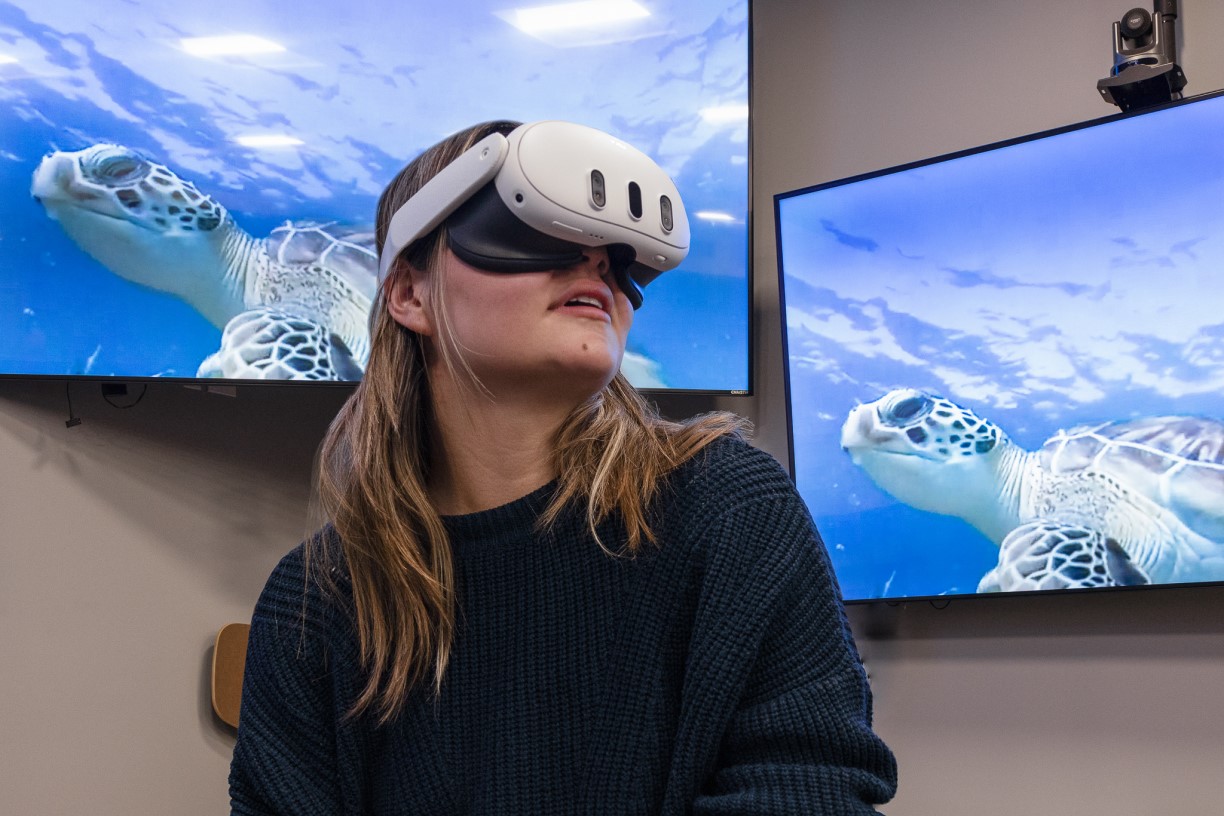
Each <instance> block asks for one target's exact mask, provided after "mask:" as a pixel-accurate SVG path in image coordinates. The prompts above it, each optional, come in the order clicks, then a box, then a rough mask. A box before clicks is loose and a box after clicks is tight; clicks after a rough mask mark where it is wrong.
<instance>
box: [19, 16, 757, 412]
mask: <svg viewBox="0 0 1224 816" xmlns="http://www.w3.org/2000/svg"><path fill="white" fill-rule="evenodd" d="M748 27H749V15H748V2H747V0H723V2H717V3H708V2H700V0H584V1H583V2H561V3H549V2H548V0H533V2H528V3H526V4H524V5H523V7H521V8H515V7H514V6H513V4H508V3H504V2H488V0H479V1H478V2H465V3H425V2H411V3H384V2H371V0H354V2H349V3H334V2H323V1H322V0H242V2H237V0H219V1H218V2H210V3H207V4H203V5H196V4H191V3H166V2H154V0H90V2H80V1H79V0H38V2H34V0H17V2H0V104H2V105H3V113H0V119H3V139H2V143H0V196H2V197H3V213H4V223H3V227H2V228H0V376H6V375H7V376H13V375H17V376H52V377H88V378H103V377H118V378H122V379H125V380H141V379H144V378H150V377H165V378H183V379H196V378H199V377H220V378H222V379H232V378H240V377H244V376H247V375H248V374H250V375H258V374H260V373H263V370H257V369H256V368H255V367H254V366H247V367H246V368H244V367H243V364H244V360H245V357H243V355H252V356H253V358H255V359H263V358H259V357H258V355H261V354H262V355H265V357H266V355H269V354H281V355H285V359H286V360H288V361H289V363H291V365H289V366H288V367H287V368H284V367H283V368H282V369H281V373H282V374H286V373H295V372H296V373H295V376H304V377H315V376H320V375H326V376H335V377H338V378H339V379H341V380H352V379H355V378H358V377H360V374H361V370H360V367H354V366H352V365H340V364H338V365H331V360H332V359H333V357H336V358H337V359H338V358H339V357H340V356H342V355H332V354H331V352H333V351H335V350H336V348H335V347H329V345H328V344H329V341H330V339H331V338H332V335H333V334H334V332H333V331H331V329H332V328H333V327H331V326H329V325H326V324H327V323H328V322H329V321H332V320H334V315H335V311H334V310H335V309H338V308H341V307H340V306H331V307H326V308H324V309H323V310H322V315H323V317H320V316H319V312H317V311H316V312H315V313H313V314H311V315H307V316H303V315H301V314H294V313H293V309H290V308H277V307H276V306H272V307H269V308H267V309H264V310H263V311H258V310H257V311H256V313H255V314H254V315H251V316H250V319H249V320H245V321H239V322H238V324H236V325H231V327H230V334H229V335H228V336H227V337H226V338H225V341H224V342H225V347H226V349H227V352H226V354H225V355H218V351H219V349H220V348H221V347H222V343H223V336H222V331H223V328H224V327H225V326H226V325H227V323H229V321H230V320H232V318H233V317H234V313H235V309H236V308H237V307H236V306H235V302H236V301H238V300H240V299H241V297H242V290H243V288H244V286H246V285H247V284H248V283H249V281H250V276H251V275H252V274H253V273H254V270H255V268H256V267H257V266H258V265H259V264H265V263H271V264H273V265H274V266H275V271H276V272H277V273H278V274H281V275H283V278H282V283H283V285H284V286H285V287H290V286H294V285H297V284H298V282H299V281H300V280H301V271H302V270H303V269H307V268H308V267H309V266H310V265H311V264H314V265H316V266H318V267H322V268H323V270H324V274H323V275H321V276H319V275H317V274H316V278H315V279H318V280H324V281H329V280H331V278H329V277H328V276H332V277H334V278H338V279H339V280H340V283H328V284H326V286H328V287H330V288H328V289H326V290H325V291H324V292H323V293H322V294H320V293H319V292H317V291H313V290H312V291H311V292H309V293H307V294H306V295H303V296H302V297H303V298H306V297H315V296H317V297H318V298H319V299H321V300H323V301H327V302H333V301H339V302H340V303H342V304H345V303H349V301H353V300H354V299H355V300H356V301H357V302H358V303H359V305H360V304H361V303H364V302H365V301H363V300H362V299H363V298H364V299H366V300H368V297H369V295H370V294H371V293H372V290H373V275H372V274H371V270H372V268H373V267H374V266H375V265H376V264H374V262H373V254H372V250H371V246H372V234H371V230H372V221H373V214H374V208H375V202H376V200H377V197H378V195H379V193H380V191H381V190H382V188H383V187H384V185H385V184H386V183H387V182H388V181H390V179H391V178H392V177H393V176H394V174H395V173H396V172H397V171H398V170H399V168H400V167H402V166H403V165H404V164H405V163H406V162H407V161H409V160H410V159H412V158H413V157H414V156H416V155H417V154H418V153H419V152H420V151H421V150H422V149H424V148H425V147H427V146H429V145H431V144H433V143H434V142H436V141H438V140H439V139H440V138H442V137H443V136H445V135H446V134H448V133H450V132H453V131H455V130H457V129H459V128H462V127H465V126H467V125H469V124H473V123H475V122H479V121H484V120H488V119H498V118H510V119H518V120H522V121H533V120H538V119H566V120H571V121H576V122H580V123H583V124H587V125H591V126H594V127H597V128H601V129H603V130H607V131H610V132H612V133H614V134H615V135H617V136H619V137H621V138H623V139H624V140H625V141H627V142H630V143H631V144H633V145H635V146H638V147H640V148H641V149H643V150H645V151H646V152H648V153H649V154H650V155H651V156H652V157H653V158H654V159H655V160H656V161H658V162H659V163H660V164H661V165H662V166H663V167H664V168H665V169H666V170H668V171H669V172H670V173H671V174H672V175H673V177H674V178H675V180H676V182H677V184H678V186H679V188H680V190H681V192H682V195H683V197H684V200H685V203H686V205H687V208H688V211H689V214H690V219H691V222H692V227H693V232H692V251H691V253H690V255H689V257H688V258H687V259H686V261H685V262H684V263H683V264H682V265H681V266H680V267H679V268H678V269H676V270H674V271H672V272H668V273H667V274H666V275H664V276H662V277H661V278H660V279H659V280H658V281H656V282H655V283H653V284H651V286H650V289H649V291H648V293H647V295H648V297H647V304H646V306H645V307H644V308H643V309H642V310H641V311H640V312H639V313H638V314H637V315H636V320H635V323H636V325H635V326H634V329H633V331H632V332H631V338H630V348H629V352H630V353H629V355H628V356H627V359H626V364H625V370H626V372H627V373H628V374H629V376H630V379H631V380H632V381H633V382H634V384H635V385H638V386H639V387H642V388H647V389H669V390H672V389H674V390H678V391H703V392H717V393H733V392H744V391H746V390H747V389H748V388H749V370H748V366H749V362H748V361H749V348H748V344H749V331H748V321H749V306H748V294H749V279H748V257H749V255H748V234H749V233H748V217H747V216H748V201H749V195H748V178H749V176H748V169H749V168H748V45H749V35H748ZM40 167H42V168H43V170H42V171H40V170H39V168H40ZM74 168H81V169H80V170H78V169H74ZM77 172H85V173H88V174H89V176H90V178H91V179H93V180H96V181H98V182H99V183H100V184H102V185H103V186H105V185H106V184H107V182H108V181H113V182H114V184H112V185H111V186H112V187H114V186H124V187H126V188H127V189H125V190H123V191H122V192H118V193H117V195H118V197H116V195H114V194H109V195H107V196H105V198H106V200H102V197H95V194H96V192H97V191H96V190H89V189H81V188H73V187H72V186H71V184H70V182H71V181H72V178H71V177H72V176H73V174H74V173H77ZM129 182H130V183H129ZM32 193H34V195H32ZM91 199H92V200H91ZM157 202H160V204H159V206H160V209H158V210H157V211H154V210H153V209H152V207H153V205H154V203H157ZM107 208H110V209H109V210H108V209H107ZM99 212H101V213H102V216H103V217H102V218H98V217H97V214H98V213H99ZM82 213H93V215H91V216H90V217H92V218H94V220H93V221H91V222H89V223H90V226H87V227H81V225H80V224H79V223H78V224H76V225H75V226H74V225H72V224H71V223H70V222H71V221H72V220H73V219H74V218H77V216H81V214H82ZM225 213H228V216H229V217H230V219H231V221H227V222H226V223H225V224H224V226H223V227H222V231H224V232H225V233H226V234H225V236H224V238H225V240H224V241H214V242H213V243H211V244H210V243H208V242H205V241H203V240H202V237H201V236H202V235H203V234H204V233H207V234H209V235H211V236H213V237H215V236H216V235H217V232H218V230H217V229H215V222H216V221H217V220H218V219H223V218H224V217H225ZM135 215H138V216H140V217H141V219H142V220H141V223H139V224H135V225H134V226H133V225H132V224H131V223H130V222H131V221H132V218H128V216H135ZM77 220H78V221H82V220H84V219H83V218H77ZM120 222H123V225H122V226H120ZM99 225H101V226H99ZM70 227H72V229H70ZM129 227H130V228H132V229H139V230H141V233H140V234H141V236H142V239H143V240H142V241H140V242H138V243H139V247H140V248H139V251H137V252H132V251H131V250H128V249H124V250H122V251H118V250H115V248H114V245H113V242H112V243H108V241H109V239H108V237H107V233H108V230H109V229H111V228H124V229H126V228H129ZM210 228H211V229H210ZM74 232H75V237H70V233H74ZM335 286H344V287H350V288H351V291H348V290H346V291H345V292H343V293H340V294H337V292H336V290H335V288H334V287H335ZM245 305H246V306H249V305H250V304H245ZM258 305H263V304H258ZM350 305H351V304H350ZM341 339H343V337H342V338H341ZM354 343H358V344H359V341H353V340H351V339H350V342H349V343H347V344H346V345H353V344H354ZM235 349H236V351H235ZM329 349H330V351H329ZM351 351H352V352H353V355H354V356H355V357H357V358H358V359H360V356H361V355H360V353H359V352H360V349H352V350H351Z"/></svg>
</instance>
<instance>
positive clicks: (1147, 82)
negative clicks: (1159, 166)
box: [1097, 0, 1186, 111]
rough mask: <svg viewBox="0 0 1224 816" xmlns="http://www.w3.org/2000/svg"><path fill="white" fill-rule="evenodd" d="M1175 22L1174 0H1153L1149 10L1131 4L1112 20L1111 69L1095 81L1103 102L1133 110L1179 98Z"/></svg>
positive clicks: (1183, 83)
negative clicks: (1151, 8)
mask: <svg viewBox="0 0 1224 816" xmlns="http://www.w3.org/2000/svg"><path fill="white" fill-rule="evenodd" d="M1176 26H1177V0H1155V4H1154V6H1153V11H1152V13H1150V14H1149V13H1148V11H1147V9H1142V8H1133V9H1131V10H1130V11H1128V12H1126V14H1124V15H1122V19H1121V20H1118V21H1117V22H1115V23H1114V24H1113V39H1114V66H1113V71H1111V72H1110V75H1109V76H1108V77H1106V78H1105V79H1102V80H1101V81H1099V82H1098V83H1097V90H1098V91H1100V92H1101V97H1102V98H1103V99H1104V100H1105V101H1106V102H1108V103H1109V104H1111V105H1117V106H1118V107H1119V108H1121V109H1122V110H1123V111H1132V110H1140V109H1142V108H1149V107H1151V106H1153V105H1159V104H1162V103H1164V102H1171V101H1173V100H1174V99H1181V90H1182V88H1184V87H1186V75H1185V73H1183V72H1182V69H1181V66H1180V65H1178V64H1177V33H1176Z"/></svg>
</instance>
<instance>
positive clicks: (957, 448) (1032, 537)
mask: <svg viewBox="0 0 1224 816" xmlns="http://www.w3.org/2000/svg"><path fill="white" fill-rule="evenodd" d="M841 443H842V448H843V449H844V450H846V451H847V452H848V453H849V454H850V456H851V458H852V459H853V461H854V463H855V464H856V465H858V466H859V467H861V468H863V470H865V471H866V472H867V474H868V475H869V476H870V477H871V478H872V479H873V480H874V481H875V482H876V484H878V485H879V486H880V487H881V488H883V489H884V490H886V491H887V492H888V493H890V494H891V495H892V496H894V497H896V498H897V499H899V500H900V501H903V502H905V503H906V504H909V505H912V506H914V507H916V508H918V509H921V510H928V511H930V512H934V513H942V514H945V515H949V516H956V517H959V518H961V519H964V520H965V521H967V522H968V523H969V524H971V525H972V526H974V527H975V528H977V529H978V530H979V531H980V532H981V533H982V534H983V535H985V536H986V537H987V538H989V539H990V540H991V541H992V542H994V543H995V544H997V545H999V547H1000V550H999V563H998V565H997V566H996V567H995V568H994V569H992V570H990V571H989V572H988V573H986V575H985V577H983V578H982V580H981V582H980V584H979V586H978V589H979V591H982V592H988V591H1015V590H1037V589H1065V588H1081V587H1101V586H1119V585H1133V584H1146V583H1180V582H1189V581H1218V580H1224V422H1221V421H1219V420H1215V419H1206V418H1202V417H1194V416H1164V417H1148V418H1144V419H1134V420H1127V421H1118V422H1106V423H1103V424H1099V425H1093V426H1083V427H1077V428H1073V429H1071V430H1065V431H1062V430H1060V431H1058V432H1057V433H1055V434H1054V435H1053V436H1052V437H1050V438H1049V439H1048V440H1047V441H1046V442H1045V444H1043V445H1042V446H1041V448H1040V449H1039V450H1036V451H1027V450H1024V449H1023V448H1021V447H1020V446H1019V445H1017V444H1015V443H1014V442H1012V441H1011V440H1010V439H1009V438H1008V436H1007V434H1005V433H1004V432H1003V431H1002V430H1001V429H1000V428H999V427H998V426H997V425H995V424H994V423H992V422H990V421H988V420H986V419H983V418H981V417H979V416H978V415H977V414H975V413H974V412H973V411H970V410H969V409H967V408H964V407H962V406H960V405H957V404H956V403H954V402H952V401H950V400H947V399H944V398H943V397H938V396H935V395H934V394H929V393H926V392H924V391H917V390H913V389H898V390H895V391H891V392H889V393H888V394H885V395H884V396H883V397H881V398H880V399H878V400H876V401H875V402H872V403H868V404H865V405H859V406H856V407H855V408H854V409H853V410H851V411H850V415H849V416H848V417H847V418H846V421H845V424H844V425H843V426H842V435H841ZM915 544H916V545H920V542H915Z"/></svg>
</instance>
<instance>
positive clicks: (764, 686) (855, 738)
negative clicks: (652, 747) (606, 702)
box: [689, 454, 897, 816]
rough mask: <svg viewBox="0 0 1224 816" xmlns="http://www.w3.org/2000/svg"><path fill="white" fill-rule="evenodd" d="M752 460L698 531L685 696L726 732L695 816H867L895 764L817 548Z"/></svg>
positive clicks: (803, 511)
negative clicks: (698, 693) (701, 573)
mask: <svg viewBox="0 0 1224 816" xmlns="http://www.w3.org/2000/svg"><path fill="white" fill-rule="evenodd" d="M763 456H765V454H760V456H755V457H748V461H749V465H748V466H747V467H746V468H743V472H742V473H740V474H738V484H737V485H735V486H734V487H730V486H729V487H728V488H727V489H725V490H722V491H720V492H721V493H722V494H723V495H724V496H727V497H734V498H731V499H730V501H729V502H724V504H723V507H722V510H721V512H720V513H719V514H718V515H717V516H716V517H715V518H714V519H712V520H711V523H710V524H709V526H708V527H706V528H705V531H704V535H705V536H706V537H707V538H708V539H709V544H710V547H711V549H710V550H709V551H708V556H707V557H708V565H707V569H706V574H705V577H704V579H703V588H702V599H701V602H700V608H699V615H698V621H697V625H696V627H695V632H694V642H693V644H692V649H693V651H692V652H691V658H690V666H689V672H690V673H693V674H695V675H696V677H695V678H694V680H693V682H692V683H691V684H690V690H691V691H692V690H696V689H699V688H701V687H702V686H703V685H704V686H705V689H704V693H703V695H702V697H703V699H704V700H705V701H707V702H708V704H709V705H710V706H711V707H713V708H715V709H719V710H721V711H722V712H723V713H722V714H721V715H719V716H718V717H717V718H716V719H717V720H718V721H720V722H722V723H724V731H723V733H722V737H721V740H720V742H719V747H718V749H717V755H716V757H712V758H711V764H712V768H710V766H707V768H709V771H708V773H707V774H705V775H704V778H705V783H704V784H703V785H702V787H701V790H700V791H699V792H698V794H697V796H696V798H695V801H694V804H693V813H694V814H695V816H715V815H716V814H718V815H720V816H721V815H726V816H729V815H730V814H783V813H787V814H793V813H805V814H868V813H874V812H875V811H874V807H873V806H874V805H876V804H882V803H884V802H886V801H888V800H889V799H890V798H891V797H892V796H893V794H894V793H895V791H896V781H897V769H896V762H895V759H894V758H893V755H892V753H891V752H890V751H889V749H888V748H887V747H886V746H885V745H884V743H883V742H882V741H881V740H880V738H879V737H878V736H877V735H876V734H875V733H874V732H873V731H872V728H871V691H870V689H869V687H868V685H867V679H866V676H865V673H864V671H863V668H862V665H861V663H860V661H859V657H858V653H857V651H856V649H855V646H854V643H853V639H852V636H851V633H850V630H849V626H848V625H847V623H846V618H845V614H844V611H843V609H842V605H841V598H840V593H839V590H838V588H837V584H836V579H835V577H834V575H833V572H832V568H831V565H830V563H829V560H828V556H827V554H826V552H825V549H824V545H823V543H822V541H821V540H820V536H819V534H818V533H817V531H816V528H815V526H814V524H813V523H812V521H811V517H810V515H809V514H808V512H807V508H806V507H805V506H804V504H803V502H802V499H801V498H800V497H799V495H798V493H797V492H795V490H794V487H793V485H792V483H791V482H790V480H789V478H788V477H786V475H785V473H784V472H783V471H782V470H781V468H780V467H778V466H777V465H776V463H775V462H773V461H772V459H770V460H769V462H768V463H765V464H762V463H761V461H760V458H761V457H763ZM703 660H708V661H709V665H706V666H703V665H702V661H703ZM720 701H721V704H720Z"/></svg>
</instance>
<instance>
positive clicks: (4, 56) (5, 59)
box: [0, 54, 17, 65]
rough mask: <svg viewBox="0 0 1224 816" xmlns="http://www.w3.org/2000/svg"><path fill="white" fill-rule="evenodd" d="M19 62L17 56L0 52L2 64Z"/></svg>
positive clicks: (0, 63)
mask: <svg viewBox="0 0 1224 816" xmlns="http://www.w3.org/2000/svg"><path fill="white" fill-rule="evenodd" d="M15 62H17V58H16V57H14V56H11V55H9V54H0V65H12V64H14V63H15Z"/></svg>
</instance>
